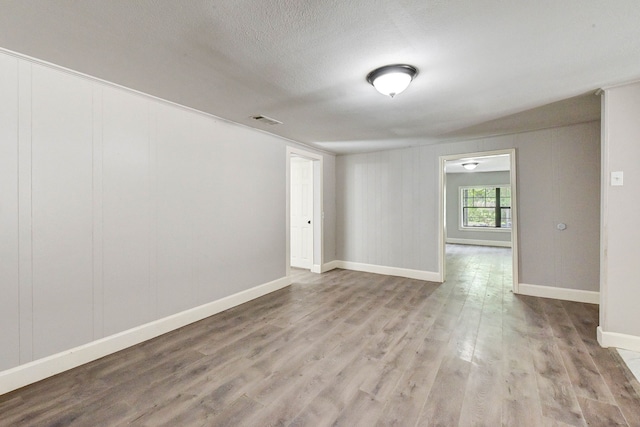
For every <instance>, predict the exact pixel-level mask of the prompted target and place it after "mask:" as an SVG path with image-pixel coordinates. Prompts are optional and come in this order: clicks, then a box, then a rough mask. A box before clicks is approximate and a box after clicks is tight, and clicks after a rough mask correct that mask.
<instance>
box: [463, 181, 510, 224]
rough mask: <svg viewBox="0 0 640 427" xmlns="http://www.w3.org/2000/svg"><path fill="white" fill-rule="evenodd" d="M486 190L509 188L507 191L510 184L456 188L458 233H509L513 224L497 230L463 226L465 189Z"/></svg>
mask: <svg viewBox="0 0 640 427" xmlns="http://www.w3.org/2000/svg"><path fill="white" fill-rule="evenodd" d="M481 187H484V188H487V187H493V188H497V187H509V190H511V184H476V185H461V186H459V187H458V230H460V231H479V232H483V233H485V232H486V233H511V230H512V229H513V224H512V226H511V227H509V228H502V227H500V228H498V227H465V226H464V225H463V221H464V215H463V209H464V194H463V191H464V190H465V189H467V188H481ZM512 194H513V193H512ZM511 204H513V201H512V202H511ZM510 208H512V209H513V207H512V206H510Z"/></svg>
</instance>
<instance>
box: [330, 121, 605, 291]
mask: <svg viewBox="0 0 640 427" xmlns="http://www.w3.org/2000/svg"><path fill="white" fill-rule="evenodd" d="M506 148H516V150H517V152H516V158H517V159H516V161H517V177H518V181H517V185H518V197H519V202H518V203H519V205H518V208H519V223H518V226H519V236H518V237H519V258H520V259H519V263H520V272H519V273H520V276H519V277H520V280H521V282H522V283H527V284H534V285H543V286H554V287H561V288H570V289H582V290H590V291H597V290H598V288H599V284H598V282H599V266H598V259H599V244H600V242H599V227H598V224H599V218H600V208H599V204H598V200H599V197H600V190H599V188H600V123H598V122H590V123H585V124H579V125H574V126H567V127H561V128H554V129H546V130H541V131H535V132H527V133H521V134H515V135H505V136H499V137H492V138H484V139H478V140H473V141H465V142H459V143H449V144H439V145H429V146H421V147H413V148H408V149H404V150H394V151H385V152H378V153H369V154H356V155H346V156H339V157H338V158H337V160H336V181H337V182H336V197H337V201H336V203H337V221H338V222H337V224H336V230H337V232H336V242H337V248H336V257H337V259H340V260H344V261H353V262H360V263H368V264H375V265H385V266H392V267H400V268H410V269H416V270H424V271H431V272H436V271H437V269H438V265H437V262H438V185H439V184H438V173H439V172H438V170H439V169H438V161H439V160H438V159H439V156H442V155H450V154H462V153H472V152H483V151H490V150H498V149H506ZM557 222H564V223H566V224H567V226H568V227H567V229H566V230H565V231H562V232H561V231H558V230H556V228H555V226H556V223H557Z"/></svg>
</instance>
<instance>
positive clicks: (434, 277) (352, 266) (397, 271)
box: [325, 261, 442, 283]
mask: <svg viewBox="0 0 640 427" xmlns="http://www.w3.org/2000/svg"><path fill="white" fill-rule="evenodd" d="M329 264H330V265H331V266H332V267H333V268H344V269H345V270H353V271H364V272H366V273H375V274H385V275H387V276H397V277H406V278H408V279H417V280H425V281H428V282H438V283H442V276H441V275H440V274H438V273H435V272H433V271H424V270H412V269H409V268H400V267H387V266H384V265H374V264H363V263H360V262H351V261H331V262H330V263H328V264H325V265H329ZM333 268H332V269H333ZM327 271H328V270H327Z"/></svg>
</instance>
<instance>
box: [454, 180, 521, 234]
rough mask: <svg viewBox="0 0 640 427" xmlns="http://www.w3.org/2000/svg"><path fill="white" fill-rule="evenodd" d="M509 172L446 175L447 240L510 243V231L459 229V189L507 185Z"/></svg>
mask: <svg viewBox="0 0 640 427" xmlns="http://www.w3.org/2000/svg"><path fill="white" fill-rule="evenodd" d="M509 179H510V172H508V171H501V172H467V173H448V174H447V180H446V181H447V186H446V199H447V203H446V207H447V208H446V214H447V239H457V240H456V241H458V240H459V239H463V240H474V241H492V242H510V241H511V231H510V229H505V230H499V231H496V230H472V229H461V228H460V187H465V186H473V185H475V186H485V185H496V186H500V185H509Z"/></svg>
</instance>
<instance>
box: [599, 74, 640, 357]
mask: <svg viewBox="0 0 640 427" xmlns="http://www.w3.org/2000/svg"><path fill="white" fill-rule="evenodd" d="M639 115H640V83H636V84H631V85H626V86H621V87H616V88H611V89H607V90H605V94H604V108H603V116H602V119H603V162H602V166H603V179H602V194H603V206H604V209H603V217H602V236H603V240H602V243H603V244H602V272H603V274H602V282H601V286H602V295H601V305H600V307H601V312H600V332H602V333H604V337H599V338H600V342H601V343H603V344H604V345H606V346H615V347H623V348H630V349H632V350H635V351H640V310H639V309H638V304H639V303H640V281H639V277H640V265H639V264H638V260H640V243H639V242H640V227H638V212H640V199H639V198H638V194H640V192H639V190H638V189H639V188H640V168H638V166H637V164H638V159H640V120H638V117H639ZM614 171H622V172H624V180H623V184H624V185H623V186H616V187H614V186H611V181H610V172H614Z"/></svg>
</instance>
